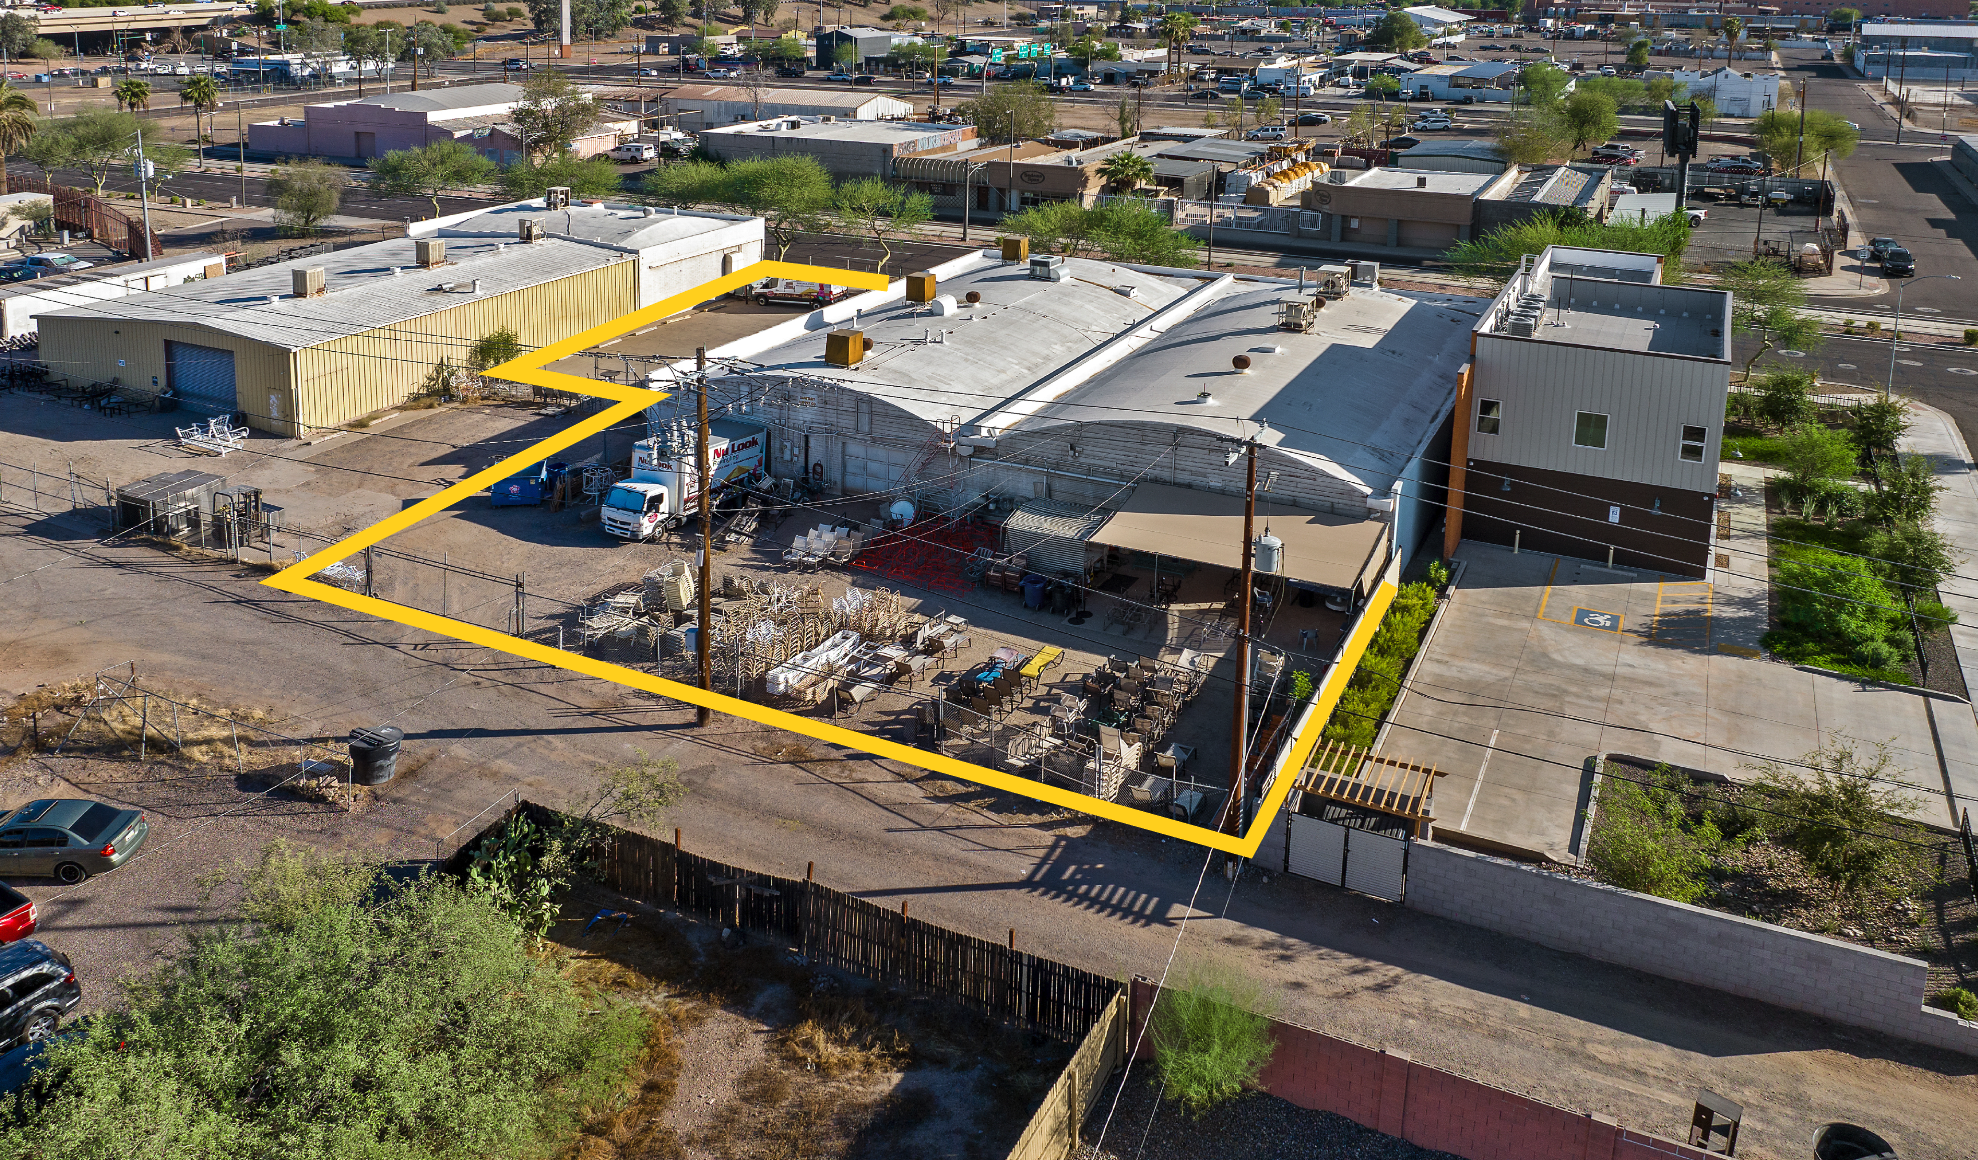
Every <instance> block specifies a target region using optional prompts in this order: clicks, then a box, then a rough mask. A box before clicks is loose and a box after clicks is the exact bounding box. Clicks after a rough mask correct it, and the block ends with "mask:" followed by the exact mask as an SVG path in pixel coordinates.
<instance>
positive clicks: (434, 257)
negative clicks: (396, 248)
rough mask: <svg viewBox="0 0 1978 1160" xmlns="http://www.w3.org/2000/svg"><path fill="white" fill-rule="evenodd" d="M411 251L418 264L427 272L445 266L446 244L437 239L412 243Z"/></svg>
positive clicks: (424, 239)
mask: <svg viewBox="0 0 1978 1160" xmlns="http://www.w3.org/2000/svg"><path fill="white" fill-rule="evenodd" d="M412 249H413V253H414V254H415V255H417V257H418V259H419V264H420V265H421V266H423V267H425V268H426V269H428V270H430V269H432V268H433V267H434V266H444V265H446V242H444V241H442V240H441V239H439V238H420V239H419V240H418V241H417V242H415V243H413V246H412Z"/></svg>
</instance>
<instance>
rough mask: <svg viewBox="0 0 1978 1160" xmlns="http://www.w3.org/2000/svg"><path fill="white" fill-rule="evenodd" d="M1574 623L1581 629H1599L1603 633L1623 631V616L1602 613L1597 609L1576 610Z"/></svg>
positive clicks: (1574, 611)
mask: <svg viewBox="0 0 1978 1160" xmlns="http://www.w3.org/2000/svg"><path fill="white" fill-rule="evenodd" d="M1573 623H1574V624H1577V625H1579V626H1580V627H1581V628H1597V629H1600V630H1601V631H1602V632H1619V631H1621V616H1620V614H1619V613H1614V612H1601V611H1600V610H1599V609H1595V608H1575V609H1574V610H1573Z"/></svg>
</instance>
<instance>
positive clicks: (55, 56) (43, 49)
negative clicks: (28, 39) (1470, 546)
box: [27, 37, 69, 62]
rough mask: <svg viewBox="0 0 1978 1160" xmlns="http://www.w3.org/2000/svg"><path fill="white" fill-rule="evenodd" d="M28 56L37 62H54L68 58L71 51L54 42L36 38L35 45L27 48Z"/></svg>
mask: <svg viewBox="0 0 1978 1160" xmlns="http://www.w3.org/2000/svg"><path fill="white" fill-rule="evenodd" d="M27 54H28V55H29V56H31V57H33V58H34V59H36V60H45V61H50V62H53V61H58V60H60V59H62V58H63V57H65V56H67V55H68V54H69V50H68V49H66V48H63V47H62V46H61V45H59V44H57V43H55V42H54V41H52V40H47V39H44V38H41V37H36V38H35V41H34V43H33V44H30V45H28V46H27Z"/></svg>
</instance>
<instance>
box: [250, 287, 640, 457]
mask: <svg viewBox="0 0 1978 1160" xmlns="http://www.w3.org/2000/svg"><path fill="white" fill-rule="evenodd" d="M638 265H639V264H638V262H637V261H635V260H633V259H632V257H631V256H630V255H627V256H626V259H625V260H624V261H620V262H614V263H612V264H611V265H609V266H604V267H601V268H599V269H596V270H588V271H585V272H583V273H578V274H572V275H570V276H569V277H566V278H559V279H557V280H556V281H554V282H545V283H543V284H542V285H540V286H532V287H529V288H528V289H526V290H513V291H510V292H508V293H506V294H490V295H487V296H485V297H479V298H470V297H468V296H466V295H462V296H461V302H460V304H459V305H457V306H452V307H449V308H447V309H445V310H441V311H438V312H436V313H433V314H428V315H426V316H424V317H422V318H415V319H412V320H410V321H407V322H402V323H399V324H397V325H395V326H388V327H381V328H379V329H377V330H371V331H366V332H364V333H362V334H354V335H351V336H349V337H347V338H341V339H338V340H336V341H334V342H326V343H323V344H321V345H319V346H313V347H310V348H309V349H307V350H304V351H301V352H298V355H297V358H296V364H297V382H296V391H297V397H298V401H299V403H300V406H301V416H300V417H301V420H302V422H303V423H305V424H307V425H309V426H312V427H331V426H335V425H336V424H338V423H343V422H347V421H348V420H350V419H352V418H355V417H356V416H358V415H362V414H365V413H366V412H369V411H375V410H378V409H380V408H383V407H392V406H396V405H397V404H399V403H402V402H404V401H405V398H406V396H407V395H409V394H411V393H412V392H413V391H414V390H415V389H417V388H418V386H419V384H420V382H421V381H423V380H424V379H425V377H426V375H427V374H428V372H430V371H431V370H432V369H433V364H434V363H436V362H438V361H439V360H440V359H441V358H446V359H448V360H450V361H451V362H453V363H454V364H455V365H459V364H460V363H461V362H462V361H463V360H464V358H465V356H466V353H467V348H468V346H469V345H471V344H472V343H474V342H476V341H478V340H480V339H481V338H484V337H486V336H487V335H489V334H491V333H493V332H494V331H496V330H499V329H501V328H502V327H504V326H506V327H508V328H509V329H511V330H513V331H514V332H515V334H516V337H518V338H520V339H521V340H522V345H523V346H525V347H533V346H542V345H545V344H547V343H551V342H555V341H557V340H558V339H563V338H568V337H569V336H570V335H573V334H576V333H578V332H579V331H582V330H585V329H587V328H589V327H593V326H598V325H601V324H603V323H606V322H609V321H611V320H612V319H614V318H618V317H621V316H623V315H626V314H630V313H631V312H632V311H633V310H635V309H637V308H638ZM434 297H439V296H438V295H434ZM243 390H245V388H243Z"/></svg>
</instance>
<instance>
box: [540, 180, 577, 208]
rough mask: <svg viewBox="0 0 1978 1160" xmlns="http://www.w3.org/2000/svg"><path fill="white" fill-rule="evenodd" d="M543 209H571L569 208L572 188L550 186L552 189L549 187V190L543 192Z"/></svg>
mask: <svg viewBox="0 0 1978 1160" xmlns="http://www.w3.org/2000/svg"><path fill="white" fill-rule="evenodd" d="M543 208H544V209H569V208H570V187H569V186H567V185H552V186H550V187H549V188H548V189H547V190H544V191H543Z"/></svg>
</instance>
